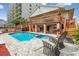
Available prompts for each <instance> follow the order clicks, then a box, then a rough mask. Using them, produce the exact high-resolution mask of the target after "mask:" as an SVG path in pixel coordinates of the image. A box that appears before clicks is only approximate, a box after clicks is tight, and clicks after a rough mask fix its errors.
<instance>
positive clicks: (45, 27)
mask: <svg viewBox="0 0 79 59" xmlns="http://www.w3.org/2000/svg"><path fill="white" fill-rule="evenodd" d="M43 26H44V33H46V32H47V26H46V24H43Z"/></svg>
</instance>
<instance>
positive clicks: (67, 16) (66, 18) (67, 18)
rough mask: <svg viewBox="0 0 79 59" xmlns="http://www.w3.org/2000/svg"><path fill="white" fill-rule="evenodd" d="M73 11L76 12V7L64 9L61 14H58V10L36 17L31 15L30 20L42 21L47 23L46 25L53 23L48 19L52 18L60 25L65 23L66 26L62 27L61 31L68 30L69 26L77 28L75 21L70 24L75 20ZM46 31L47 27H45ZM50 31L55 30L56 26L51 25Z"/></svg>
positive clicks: (33, 21)
mask: <svg viewBox="0 0 79 59" xmlns="http://www.w3.org/2000/svg"><path fill="white" fill-rule="evenodd" d="M73 13H74V9H70V10H64V12H63V13H62V14H61V16H60V15H58V12H55V13H54V12H53V11H51V12H48V13H44V14H40V15H37V16H34V17H31V18H30V20H31V22H32V25H33V23H35V22H36V23H38V24H39V23H42V24H44V22H45V23H46V25H49V24H50V25H52V24H53V23H51V22H48V20H51V19H52V22H54V23H55V22H56V23H57V24H58V23H59V24H60V25H61V24H63V26H64V28H63V29H61V28H60V30H59V31H60V33H62V32H64V31H66V30H67V29H69V28H75V29H76V25H75V21H74V22H73V24H70V22H71V21H73ZM43 30H44V32H45V31H46V30H45V29H43ZM50 32H51V33H53V32H54V28H53V26H50Z"/></svg>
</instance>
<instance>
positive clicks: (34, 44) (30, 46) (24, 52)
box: [0, 32, 79, 56]
mask: <svg viewBox="0 0 79 59" xmlns="http://www.w3.org/2000/svg"><path fill="white" fill-rule="evenodd" d="M31 33H35V32H31ZM36 34H42V35H48V36H53V37H55V38H56V37H57V36H56V35H53V34H44V33H36ZM0 39H1V40H3V41H4V42H5V44H6V47H7V49H8V50H9V52H10V55H11V56H46V55H45V54H43V48H42V46H43V43H42V40H39V39H38V38H35V37H34V38H33V39H32V40H30V41H28V42H26V41H25V42H20V41H18V40H17V39H15V38H13V37H11V36H10V35H8V33H6V34H2V35H0ZM66 45H68V46H69V47H70V46H75V45H71V44H70V45H69V44H66ZM38 48H40V49H38ZM37 49H38V50H37ZM71 49H72V48H69V50H71ZM73 49H74V48H73ZM61 51H63V53H64V49H63V50H61ZM63 53H62V54H60V55H61V56H63ZM70 53H71V52H70ZM74 53H75V52H74ZM71 54H72V53H71ZM65 55H66V54H65ZM67 55H69V54H67ZM73 55H79V54H78V52H76V53H75V54H73Z"/></svg>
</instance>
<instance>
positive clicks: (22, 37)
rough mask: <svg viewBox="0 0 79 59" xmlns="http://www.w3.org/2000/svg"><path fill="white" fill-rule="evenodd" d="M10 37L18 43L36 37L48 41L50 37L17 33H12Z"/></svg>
mask: <svg viewBox="0 0 79 59" xmlns="http://www.w3.org/2000/svg"><path fill="white" fill-rule="evenodd" d="M9 35H11V36H12V37H14V38H16V39H17V40H18V41H30V40H31V39H33V38H34V37H36V38H39V39H43V38H45V39H48V37H47V36H45V35H38V34H34V33H29V32H15V33H10V34H9Z"/></svg>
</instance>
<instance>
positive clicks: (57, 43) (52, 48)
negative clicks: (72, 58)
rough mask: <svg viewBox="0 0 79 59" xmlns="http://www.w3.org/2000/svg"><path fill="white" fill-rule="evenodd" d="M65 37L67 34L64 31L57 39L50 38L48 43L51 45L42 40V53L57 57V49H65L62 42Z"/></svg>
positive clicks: (58, 52) (58, 53)
mask: <svg viewBox="0 0 79 59" xmlns="http://www.w3.org/2000/svg"><path fill="white" fill-rule="evenodd" d="M66 35H67V32H66V31H65V32H64V33H62V34H61V35H60V37H59V38H58V39H56V38H52V37H49V38H50V39H49V41H50V42H51V44H50V43H49V42H48V41H45V40H43V46H44V48H43V53H44V54H46V55H55V56H59V55H60V51H59V49H63V48H64V47H65V46H64V44H63V40H64V39H65V38H66ZM53 44H54V45H53ZM48 51H49V52H48Z"/></svg>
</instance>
